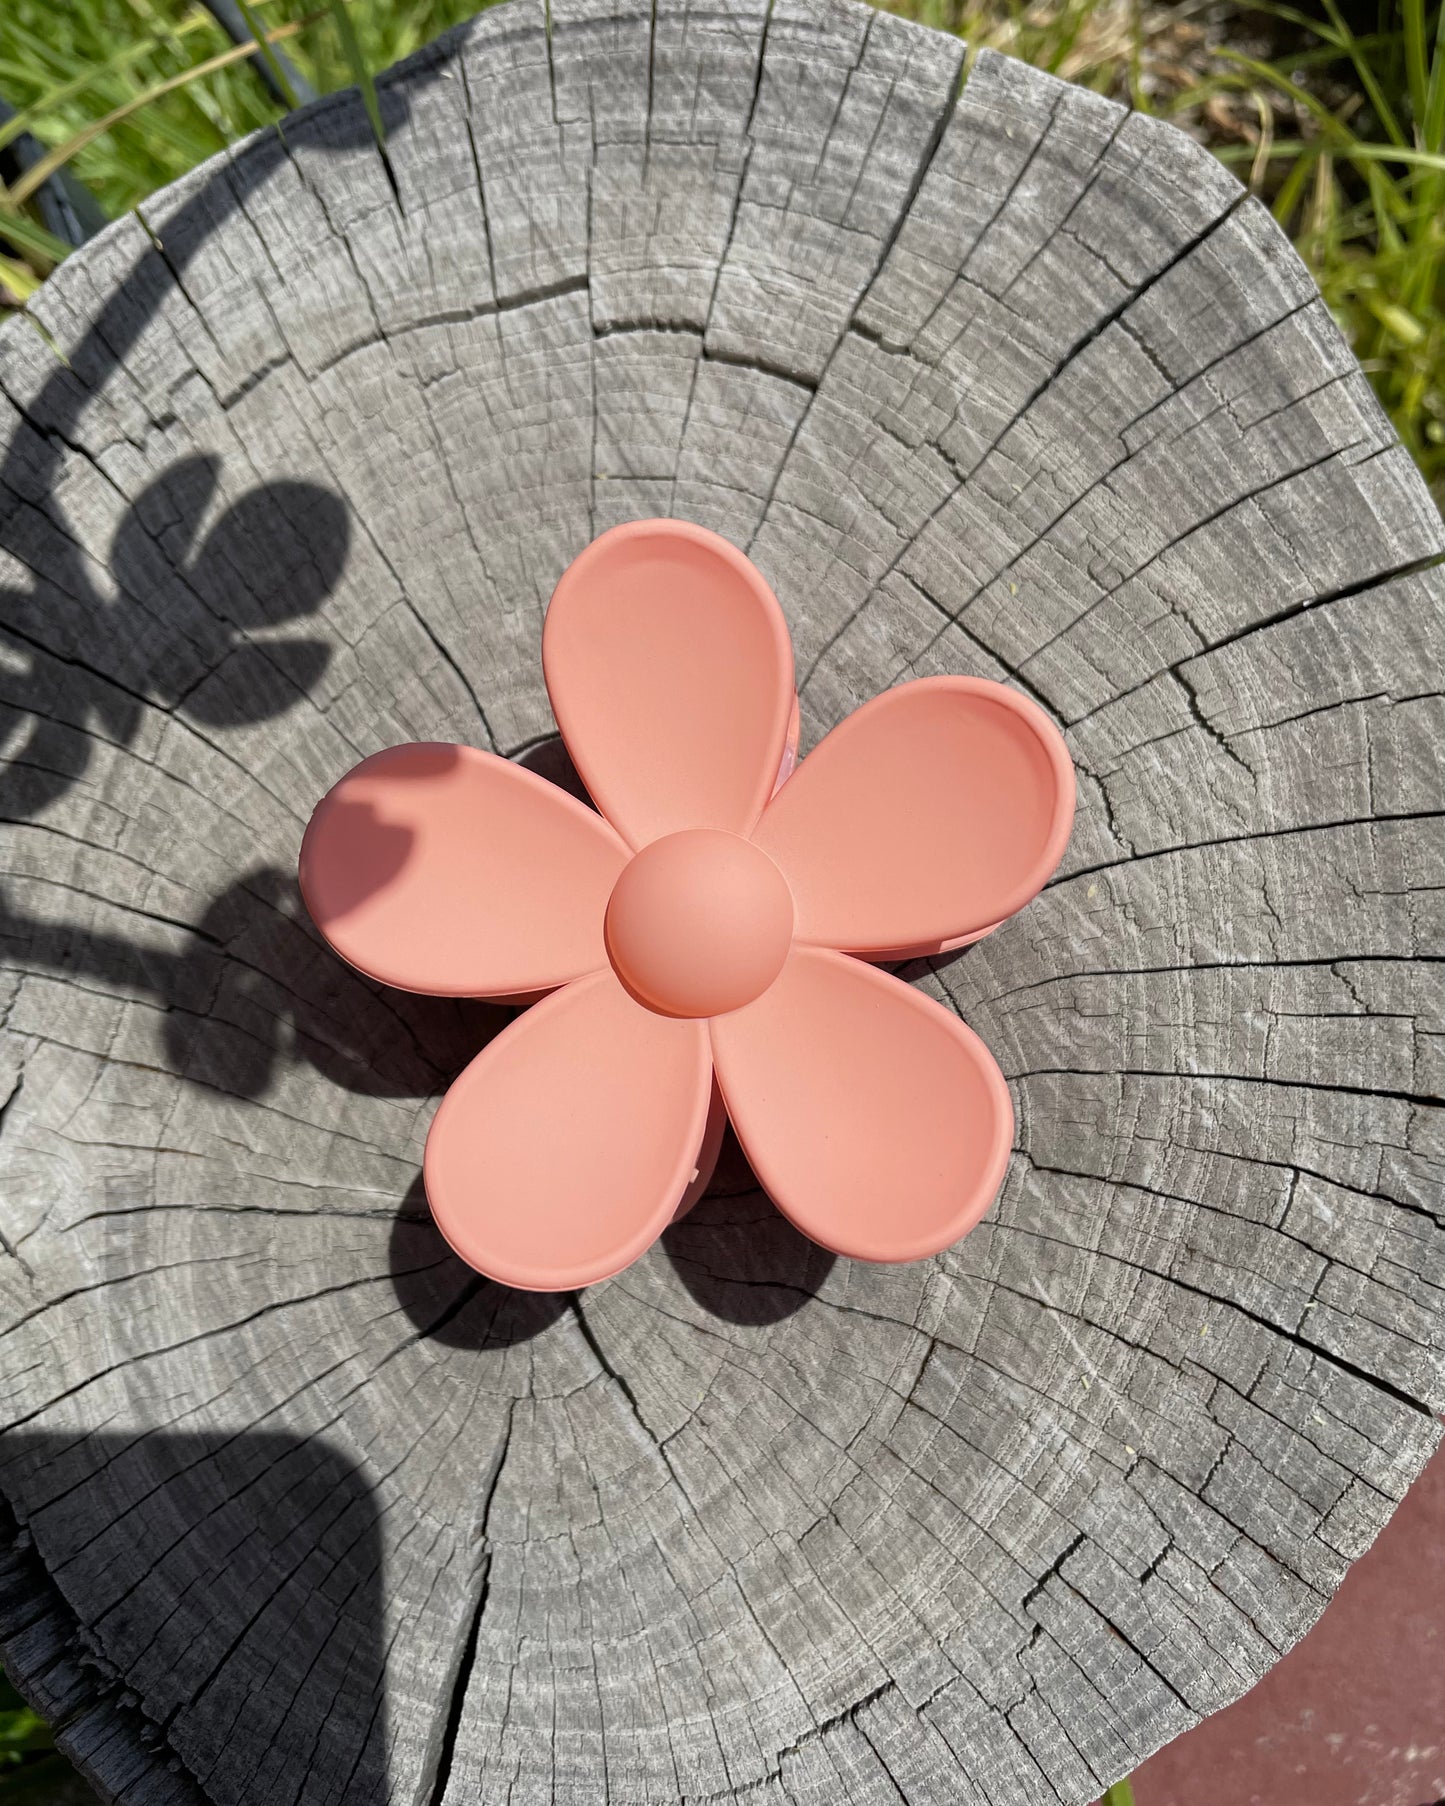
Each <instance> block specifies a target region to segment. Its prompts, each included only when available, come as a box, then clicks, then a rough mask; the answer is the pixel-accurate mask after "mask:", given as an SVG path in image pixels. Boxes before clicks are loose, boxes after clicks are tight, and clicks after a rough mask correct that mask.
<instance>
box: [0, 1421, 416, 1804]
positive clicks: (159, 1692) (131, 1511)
mask: <svg viewBox="0 0 1445 1806" xmlns="http://www.w3.org/2000/svg"><path fill="white" fill-rule="evenodd" d="M0 1484H3V1494H4V1497H3V1500H0V1645H3V1646H4V1647H5V1649H6V1651H7V1654H8V1658H9V1661H10V1663H11V1664H12V1665H13V1668H14V1670H15V1672H16V1674H17V1676H18V1678H20V1679H21V1681H22V1682H23V1687H22V1690H23V1691H25V1692H26V1693H27V1694H28V1695H29V1697H30V1699H31V1702H32V1703H33V1704H34V1706H35V1707H36V1709H37V1710H38V1711H40V1712H41V1713H42V1715H43V1716H45V1717H46V1718H48V1719H49V1720H50V1722H51V1723H52V1725H54V1726H55V1728H56V1733H57V1742H58V1743H59V1745H60V1747H61V1748H62V1749H63V1750H64V1751H65V1752H66V1754H67V1755H69V1756H70V1757H71V1759H72V1760H74V1761H75V1762H76V1763H77V1764H78V1766H80V1767H81V1769H82V1771H83V1772H85V1773H87V1774H88V1775H89V1776H90V1777H91V1778H92V1779H93V1780H95V1781H96V1782H97V1783H98V1784H99V1785H100V1786H101V1787H103V1788H105V1789H106V1790H107V1792H108V1793H109V1794H111V1795H119V1794H121V1793H122V1791H124V1795H125V1797H126V1798H127V1799H132V1800H141V1799H154V1800H157V1801H159V1800H164V1801H165V1802H166V1803H167V1806H240V1803H241V1802H243V1801H246V1800H252V1799H282V1798H285V1799H293V1800H294V1801H295V1802H296V1806H342V1803H343V1802H344V1803H345V1806H386V1803H387V1801H388V1799H389V1790H388V1781H387V1766H386V1745H387V1712H386V1699H385V1678H386V1676H385V1642H384V1623H385V1620H384V1615H383V1600H382V1587H383V1584H384V1573H383V1567H382V1541H381V1535H380V1530H379V1527H378V1523H377V1515H376V1504H375V1501H374V1499H373V1497H372V1493H371V1489H370V1487H369V1486H368V1484H367V1483H366V1481H365V1480H364V1479H363V1477H362V1476H361V1474H360V1473H359V1472H358V1471H357V1470H356V1468H355V1467H354V1466H353V1465H352V1464H351V1462H350V1461H349V1460H348V1459H347V1458H346V1457H345V1456H344V1455H342V1454H341V1453H340V1452H339V1450H338V1449H336V1448H334V1447H332V1446H331V1445H330V1444H329V1443H328V1442H326V1441H325V1440H324V1439H322V1438H320V1437H314V1438H298V1437H294V1436H288V1435H279V1434H278V1435H272V1434H262V1433H257V1432H253V1431H241V1432H238V1433H236V1434H234V1435H226V1434H223V1433H220V1432H217V1433H215V1434H206V1435H183V1434H176V1433H172V1432H168V1431H160V1430H157V1431H151V1432H148V1433H140V1434H136V1435H134V1436H127V1435H125V1434H124V1433H110V1432H93V1433H91V1434H83V1433H82V1434H74V1433H73V1434H70V1435H64V1434H60V1433H41V1432H33V1431H30V1430H20V1431H13V1432H11V1433H10V1434H9V1435H8V1436H6V1438H5V1439H4V1443H3V1454H0ZM72 1602H74V1603H72Z"/></svg>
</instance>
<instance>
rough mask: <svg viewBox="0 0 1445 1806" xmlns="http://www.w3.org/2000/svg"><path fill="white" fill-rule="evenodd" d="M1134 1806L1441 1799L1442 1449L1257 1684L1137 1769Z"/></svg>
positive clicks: (1390, 1804)
mask: <svg viewBox="0 0 1445 1806" xmlns="http://www.w3.org/2000/svg"><path fill="white" fill-rule="evenodd" d="M1134 1797H1135V1801H1136V1803H1137V1806H1222V1803H1224V1802H1228V1806H1434V1803H1435V1802H1438V1801H1441V1800H1442V1799H1445V1447H1442V1449H1441V1450H1440V1451H1439V1452H1438V1453H1437V1454H1436V1455H1435V1458H1434V1459H1433V1460H1432V1461H1431V1462H1430V1464H1429V1466H1428V1467H1427V1468H1426V1469H1425V1471H1424V1473H1423V1474H1422V1475H1421V1476H1420V1478H1419V1479H1418V1480H1417V1481H1416V1483H1415V1485H1414V1486H1413V1487H1412V1488H1411V1489H1410V1491H1409V1492H1408V1493H1407V1494H1406V1496H1405V1499H1404V1501H1403V1502H1402V1504H1401V1505H1400V1508H1399V1510H1398V1511H1397V1512H1396V1513H1395V1515H1394V1517H1393V1518H1392V1519H1391V1520H1390V1523H1389V1524H1388V1526H1387V1527H1386V1529H1385V1530H1384V1532H1383V1533H1382V1535H1381V1536H1380V1537H1379V1538H1378V1540H1377V1541H1376V1543H1375V1545H1374V1547H1373V1548H1372V1549H1371V1550H1370V1551H1369V1553H1368V1554H1367V1555H1365V1556H1363V1557H1362V1558H1361V1559H1360V1560H1359V1561H1358V1562H1357V1563H1356V1564H1355V1566H1354V1567H1353V1568H1352V1569H1351V1570H1350V1572H1349V1574H1348V1575H1347V1576H1346V1578H1345V1581H1344V1584H1343V1585H1342V1586H1341V1588H1340V1590H1339V1592H1338V1593H1337V1594H1336V1595H1335V1597H1334V1599H1333V1600H1332V1601H1331V1603H1330V1605H1329V1606H1328V1607H1327V1608H1326V1610H1325V1613H1324V1616H1323V1617H1322V1618H1321V1619H1320V1621H1319V1623H1318V1624H1316V1626H1315V1628H1314V1629H1313V1630H1312V1631H1311V1632H1310V1633H1309V1635H1308V1636H1307V1637H1305V1638H1304V1640H1303V1641H1302V1642H1300V1643H1299V1644H1297V1645H1296V1647H1295V1648H1294V1649H1292V1650H1291V1651H1290V1653H1289V1654H1288V1655H1287V1656H1286V1657H1285V1658H1284V1660H1283V1661H1282V1662H1280V1663H1279V1665H1278V1666H1277V1667H1276V1668H1274V1669H1273V1670H1272V1671H1271V1672H1270V1673H1269V1674H1267V1675H1266V1676H1265V1678H1264V1679H1263V1680H1262V1681H1261V1682H1260V1683H1259V1685H1258V1686H1257V1687H1255V1688H1253V1689H1252V1690H1251V1691H1250V1692H1249V1693H1247V1694H1245V1696H1244V1698H1243V1699H1240V1700H1236V1702H1235V1703H1234V1704H1233V1705H1232V1706H1227V1707H1226V1708H1225V1709H1224V1711H1222V1712H1216V1713H1215V1714H1214V1716H1213V1717H1212V1718H1207V1719H1205V1721H1204V1723H1203V1724H1201V1725H1199V1726H1198V1727H1197V1728H1196V1729H1195V1730H1193V1731H1190V1732H1189V1733H1188V1734H1187V1735H1186V1736H1184V1737H1180V1738H1178V1739H1176V1741H1175V1742H1173V1743H1171V1744H1170V1745H1169V1746H1168V1747H1167V1748H1166V1749H1163V1750H1161V1751H1160V1752H1159V1754H1158V1755H1157V1756H1155V1757H1153V1758H1152V1760H1150V1761H1149V1762H1146V1763H1145V1764H1144V1766H1143V1767H1142V1768H1141V1769H1140V1770H1139V1771H1138V1773H1137V1774H1136V1775H1135V1777H1134Z"/></svg>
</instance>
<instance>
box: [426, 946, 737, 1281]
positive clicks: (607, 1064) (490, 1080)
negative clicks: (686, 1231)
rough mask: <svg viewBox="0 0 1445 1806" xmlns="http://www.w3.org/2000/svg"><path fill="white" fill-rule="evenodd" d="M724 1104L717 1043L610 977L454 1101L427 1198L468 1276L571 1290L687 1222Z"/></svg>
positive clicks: (486, 1059)
mask: <svg viewBox="0 0 1445 1806" xmlns="http://www.w3.org/2000/svg"><path fill="white" fill-rule="evenodd" d="M711 1096H712V1063H711V1060H710V1059H709V1057H708V1045H707V1029H706V1026H705V1025H704V1024H703V1023H701V1022H695V1021H693V1022H683V1021H677V1020H675V1019H673V1018H671V1017H668V1016H659V1015H657V1014H656V1013H655V1012H654V1011H652V1010H646V1009H643V1008H642V1006H641V1005H640V1004H636V1003H634V1002H633V1001H632V999H631V998H630V997H629V996H628V995H627V993H626V992H625V991H624V990H623V989H622V986H621V985H620V984H618V982H617V980H616V978H615V977H614V976H613V975H612V973H611V972H597V973H594V974H593V975H592V976H591V977H590V978H584V979H582V980H580V981H579V982H578V983H577V984H571V985H566V986H564V988H563V989H562V990H560V991H556V992H554V993H553V995H552V996H550V997H547V998H544V999H543V1000H542V1002H541V1003H537V1004H534V1005H533V1006H532V1008H531V1009H529V1010H527V1011H526V1012H525V1013H524V1014H523V1015H521V1016H519V1017H518V1018H517V1020H516V1021H515V1022H513V1023H511V1024H510V1025H509V1026H508V1027H507V1028H506V1029H505V1030H504V1031H503V1032H502V1033H501V1034H500V1035H498V1036H497V1038H496V1040H495V1041H493V1042H491V1043H490V1045H489V1046H487V1047H484V1048H483V1049H482V1051H481V1053H479V1054H478V1055H477V1057H476V1059H475V1060H473V1061H472V1063H471V1065H470V1066H468V1067H467V1069H466V1071H465V1072H463V1073H462V1075H461V1077H460V1078H458V1079H457V1080H456V1081H455V1082H454V1084H453V1085H452V1088H451V1090H450V1091H448V1092H447V1094H446V1096H445V1097H444V1098H443V1099H442V1103H441V1108H440V1109H439V1110H438V1111H437V1113H436V1116H435V1117H434V1118H433V1119H432V1126H431V1133H430V1134H429V1135H428V1136H427V1144H426V1165H425V1176H426V1195H427V1200H428V1202H429V1203H430V1205H431V1207H432V1213H433V1215H434V1216H435V1217H436V1220H437V1227H438V1228H439V1229H440V1230H441V1232H442V1234H443V1235H444V1236H445V1237H446V1238H447V1240H448V1241H449V1242H450V1243H451V1245H452V1247H453V1248H455V1249H456V1251H457V1253H458V1254H460V1255H461V1257H462V1259H463V1260H464V1261H467V1262H469V1263H470V1264H471V1265H472V1266H474V1267H478V1268H480V1269H481V1270H482V1272H484V1273H489V1274H490V1275H491V1276H492V1278H493V1279H500V1280H501V1281H502V1282H503V1283H504V1284H506V1285H513V1286H522V1287H526V1288H527V1289H529V1290H532V1291H565V1290H569V1289H571V1288H574V1287H576V1286H584V1285H589V1284H591V1282H592V1281H593V1280H594V1279H597V1278H599V1277H601V1276H602V1275H604V1274H606V1273H611V1272H616V1271H617V1270H618V1269H619V1268H620V1267H625V1266H626V1265H628V1263H629V1262H631V1261H633V1260H635V1259H636V1258H637V1256H638V1255H639V1254H641V1253H642V1251H643V1249H644V1248H646V1247H648V1246H649V1244H650V1243H652V1242H654V1241H656V1239H657V1237H658V1236H659V1235H661V1233H662V1231H663V1230H664V1229H665V1228H666V1227H667V1225H668V1223H669V1221H670V1220H671V1218H672V1216H673V1213H674V1212H675V1211H676V1209H677V1203H678V1199H679V1198H680V1197H681V1196H682V1194H683V1192H684V1191H685V1190H686V1188H687V1185H688V1182H689V1180H690V1179H691V1177H692V1173H693V1170H694V1168H695V1167H696V1165H697V1161H698V1154H699V1151H700V1150H701V1147H702V1141H703V1130H704V1127H705V1126H706V1123H707V1112H708V1103H709V1101H710V1099H711Z"/></svg>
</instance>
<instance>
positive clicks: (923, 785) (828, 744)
mask: <svg viewBox="0 0 1445 1806" xmlns="http://www.w3.org/2000/svg"><path fill="white" fill-rule="evenodd" d="M1073 816H1074V776H1073V766H1072V764H1071V763H1070V760H1069V755H1068V751H1067V749H1066V748H1065V746H1064V743H1063V740H1062V739H1061V738H1060V736H1059V733H1058V730H1057V729H1056V728H1055V727H1054V725H1053V723H1052V722H1051V721H1050V720H1049V718H1048V717H1047V716H1046V715H1045V714H1044V712H1043V711H1042V709H1040V708H1038V707H1037V706H1036V705H1035V704H1034V703H1032V702H1030V701H1029V700H1028V698H1027V697H1026V696H1020V695H1019V694H1018V693H1017V692H1016V691H1014V690H1008V689H1005V688H1004V686H1003V685H1002V684H996V683H989V682H988V681H987V680H985V679H983V678H978V677H927V678H923V679H921V680H920V681H919V682H917V683H911V684H904V685H902V686H901V687H900V688H899V689H896V690H885V691H884V692H883V694H882V695H881V696H875V697H874V698H873V700H872V701H871V702H865V703H864V704H863V706H862V708H860V709H855V710H854V712H853V713H852V714H851V715H850V716H848V718H847V720H846V721H843V722H840V723H839V725H838V726H837V727H835V728H834V729H833V731H832V733H831V734H829V735H828V736H827V738H826V739H824V740H823V741H822V742H821V743H820V744H819V745H818V746H817V747H815V748H814V750H813V751H812V752H811V753H809V754H808V756H807V758H806V759H804V760H803V762H802V763H801V764H800V765H799V767H798V769H797V771H796V772H795V773H794V774H793V776H792V777H791V778H790V779H789V781H788V782H787V783H786V784H785V785H784V786H783V788H782V789H781V790H780V791H779V792H778V794H777V796H776V798H775V799H774V800H773V801H772V802H771V803H770V804H769V806H768V809H767V812H766V814H765V815H764V817H763V819H762V821H761V822H760V823H759V824H758V828H757V832H756V834H755V835H754V839H755V840H756V841H757V843H758V845H759V846H760V847H762V849H763V850H764V851H765V852H766V853H769V854H770V855H771V856H772V858H773V859H774V860H775V861H776V862H777V863H778V865H779V866H781V867H782V869H783V870H784V871H785V872H786V873H787V877H788V883H789V885H790V886H791V888H792V892H793V901H794V904H795V905H796V908H797V916H798V924H797V932H798V935H799V938H800V939H802V940H805V941H810V942H812V943H814V944H816V945H819V946H823V947H846V948H849V949H851V950H853V951H855V952H859V953H865V954H866V953H882V952H887V951H896V950H897V949H900V948H902V949H908V948H912V947H915V946H925V947H926V946H936V945H938V944H939V943H941V942H943V941H948V940H954V939H957V938H959V937H963V936H968V937H972V936H973V935H975V934H977V933H978V932H979V931H981V930H983V929H987V928H989V927H991V926H992V925H993V924H994V923H996V922H999V921H1001V920H1002V919H1003V918H1005V917H1007V916H1010V915H1012V914H1013V913H1014V911H1015V910H1017V909H1021V908H1022V907H1023V905H1024V904H1025V903H1027V902H1028V900H1029V898H1030V897H1032V896H1035V895H1037V893H1038V892H1039V891H1040V890H1041V889H1042V888H1043V886H1044V883H1045V881H1046V880H1047V878H1048V876H1049V873H1050V872H1052V871H1053V869H1054V867H1055V866H1056V865H1057V864H1058V863H1059V860H1060V859H1061V858H1062V857H1063V852H1064V847H1065V845H1066V844H1067V842H1068V838H1069V828H1070V826H1071V825H1072V822H1073Z"/></svg>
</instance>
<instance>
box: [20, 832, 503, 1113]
mask: <svg viewBox="0 0 1445 1806" xmlns="http://www.w3.org/2000/svg"><path fill="white" fill-rule="evenodd" d="M0 948H3V949H5V951H6V954H7V957H8V958H10V959H11V960H12V961H13V963H14V964H16V965H18V966H23V967H25V968H27V969H31V970H38V971H49V972H53V973H56V974H58V975H60V976H62V977H72V976H73V977H76V978H79V979H81V980H84V981H86V982H89V983H90V984H92V985H94V984H97V983H98V984H100V985H101V986H104V987H105V988H106V989H108V990H114V991H116V992H117V993H120V994H129V995H132V996H138V997H143V998H146V999H147V1000H149V1001H150V1002H153V1003H155V1004H158V1005H160V1006H161V1007H162V1008H164V1009H165V1011H166V1012H167V1014H166V1017H165V1021H164V1023H163V1024H162V1031H161V1032H162V1045H163V1047H164V1050H165V1056H166V1064H167V1066H168V1068H169V1069H170V1070H171V1071H172V1072H174V1073H175V1074H176V1075H177V1076H178V1077H180V1078H183V1079H186V1080H188V1081H189V1082H190V1083H192V1084H196V1085H204V1086H208V1087H210V1088H212V1089H213V1090H217V1091H221V1092H224V1093H225V1094H226V1095H227V1096H230V1097H239V1098H257V1097H261V1096H262V1095H264V1093H265V1092H266V1090H267V1088H268V1087H269V1085H270V1084H271V1082H272V1080H273V1079H274V1077H275V1075H276V1071H277V1067H278V1063H279V1062H280V1061H281V1060H282V1059H285V1058H300V1059H304V1060H307V1061H309V1062H310V1064H311V1065H313V1066H314V1067H315V1068H316V1069H317V1071H318V1072H320V1073H322V1074H323V1075H324V1076H325V1077H326V1078H327V1079H329V1080H330V1081H331V1082H332V1083H333V1084H336V1085H341V1086H343V1087H344V1088H345V1089H346V1090H348V1091H356V1092H360V1093H363V1094H365V1095H368V1096H372V1097H430V1096H433V1095H436V1094H440V1092H441V1091H443V1090H444V1089H445V1088H446V1086H447V1085H449V1084H450V1083H451V1081H452V1079H453V1078H454V1077H455V1076H456V1074H457V1073H458V1072H460V1071H461V1069H462V1067H463V1066H465V1065H466V1063H467V1062H468V1060H470V1059H471V1058H472V1056H473V1055H474V1054H476V1053H477V1052H478V1051H479V1050H480V1049H481V1048H482V1047H484V1046H485V1045H486V1043H487V1042H488V1041H489V1040H490V1039H491V1038H492V1036H493V1035H495V1034H496V1033H497V1032H498V1031H499V1030H500V1029H501V1028H502V1027H504V1026H505V1024H506V1023H507V1022H509V1021H510V1020H511V1019H512V1016H513V1015H514V1014H515V1011H514V1010H513V1009H511V1008H509V1007H508V1006H506V1005H504V1004H497V1003H487V1002H483V1001H481V1000H477V999H472V998H451V997H421V996H417V995H414V994H413V993H412V992H410V991H397V990H392V989H391V988H390V987H389V986H386V985H380V984H377V983H375V982H374V981H373V980H371V979H369V978H363V977H362V975H361V974H360V973H359V972H357V971H356V970H355V969H354V968H353V967H351V966H348V965H347V964H346V963H345V961H343V960H341V959H338V958H337V956H336V955H335V954H334V953H333V952H332V951H331V949H330V948H329V947H328V946H327V945H326V943H325V942H324V941H323V940H322V939H321V936H320V935H319V934H318V933H317V931H316V929H315V927H314V926H313V925H312V923H311V920H310V918H309V917H308V916H307V914H306V910H305V908H304V906H303V904H302V902H301V897H300V893H299V891H298V889H297V885H296V880H295V878H294V876H293V875H292V874H290V873H289V872H283V871H281V870H280V869H279V868H277V867H275V866H260V867H257V868H256V869H255V870H254V871H251V872H248V873H246V875H245V876H244V877H242V878H239V879H238V880H237V881H236V882H235V883H234V884H232V885H230V886H228V887H227V889H226V890H224V891H222V893H221V894H220V896H218V897H217V898H216V899H215V901H214V902H213V903H212V904H211V906H210V907H209V908H208V909H207V911H206V913H205V914H204V915H203V916H202V918H201V920H200V921H199V922H198V923H196V924H195V926H194V928H193V929H192V931H191V933H190V935H189V937H188V939H187V941H186V944H185V946H184V948H183V949H182V950H180V951H177V952H171V951H169V950H164V949H160V948H154V947H143V946H140V945H137V944H136V943H134V942H132V941H130V940H127V939H126V938H125V937H124V936H123V935H120V934H112V933H108V932H106V931H104V930H103V929H98V928H94V927H91V926H90V925H89V923H87V922H82V921H79V920H77V921H73V922H72V921H68V920H60V921H53V922H52V921H34V920H31V919H30V918H29V917H27V916H23V915H19V914H17V913H15V912H14V911H12V910H11V909H10V908H9V906H8V903H7V901H6V899H5V895H4V892H3V890H0Z"/></svg>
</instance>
